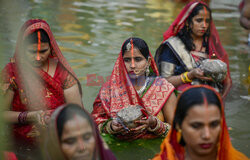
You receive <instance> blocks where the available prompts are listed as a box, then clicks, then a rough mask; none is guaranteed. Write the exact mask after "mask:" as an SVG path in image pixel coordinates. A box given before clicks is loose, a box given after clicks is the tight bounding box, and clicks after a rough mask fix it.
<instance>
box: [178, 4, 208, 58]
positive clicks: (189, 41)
mask: <svg viewBox="0 0 250 160" xmlns="http://www.w3.org/2000/svg"><path fill="white" fill-rule="evenodd" d="M204 7H206V9H207V10H208V11H209V15H210V19H212V15H211V9H210V8H208V6H206V5H204V4H202V3H199V4H198V5H197V6H195V8H194V9H193V11H192V12H191V14H190V15H189V16H188V18H187V20H186V24H185V25H184V27H183V28H182V29H181V30H180V31H179V32H178V33H177V36H178V37H179V38H180V39H181V41H182V42H183V43H184V44H185V47H186V49H187V50H188V51H192V50H194V49H195V45H194V43H193V38H192V36H191V33H192V30H191V28H190V26H191V25H192V23H193V22H192V19H193V18H194V16H196V15H197V14H199V11H200V10H203V9H204ZM210 22H211V20H210ZM209 26H210V24H209ZM209 35H210V27H208V30H207V31H206V33H205V34H204V35H203V43H202V46H203V47H206V53H208V52H209V51H208V49H209V46H208V37H209Z"/></svg>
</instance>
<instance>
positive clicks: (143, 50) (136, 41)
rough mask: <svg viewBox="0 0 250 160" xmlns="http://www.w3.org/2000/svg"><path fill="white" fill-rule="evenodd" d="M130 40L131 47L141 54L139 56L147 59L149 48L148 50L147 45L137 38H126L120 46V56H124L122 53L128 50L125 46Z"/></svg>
mask: <svg viewBox="0 0 250 160" xmlns="http://www.w3.org/2000/svg"><path fill="white" fill-rule="evenodd" d="M131 39H132V40H133V45H134V47H135V48H137V49H139V51H140V52H141V54H142V55H143V56H144V57H145V58H146V59H148V56H149V48H148V45H147V43H146V42H145V41H144V40H143V39H140V38H137V37H131V38H128V39H127V40H126V41H125V42H124V44H123V46H122V56H124V53H125V52H126V51H127V50H128V49H127V45H128V43H130V41H131Z"/></svg>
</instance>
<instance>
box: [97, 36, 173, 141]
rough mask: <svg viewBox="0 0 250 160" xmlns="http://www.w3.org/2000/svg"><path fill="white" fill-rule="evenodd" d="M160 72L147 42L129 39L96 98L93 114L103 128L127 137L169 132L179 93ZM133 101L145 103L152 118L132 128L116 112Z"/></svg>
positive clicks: (146, 109)
mask: <svg viewBox="0 0 250 160" xmlns="http://www.w3.org/2000/svg"><path fill="white" fill-rule="evenodd" d="M150 71H151V72H150ZM158 76H159V74H158V70H157V68H156V65H155V62H154V59H153V58H152V55H151V53H150V52H149V48H148V46H147V44H146V42H145V41H144V40H142V39H140V38H129V39H127V40H126V41H125V42H124V43H123V45H122V48H121V52H120V54H119V57H118V59H117V61H116V63H115V66H114V69H113V72H112V74H111V77H110V79H109V81H107V82H106V83H105V84H104V85H103V86H102V88H101V90H100V92H99V95H98V96H97V98H96V100H95V102H94V108H93V112H92V116H93V117H94V120H95V122H96V123H97V124H98V127H99V129H100V131H101V132H104V133H108V134H112V135H115V136H116V137H118V138H119V139H127V140H134V139H138V138H153V137H157V136H162V135H165V134H167V132H168V129H169V126H170V125H169V124H170V122H171V121H172V118H173V113H174V106H175V99H176V97H175V95H174V93H173V91H174V87H173V85H172V84H170V83H169V82H167V81H166V80H165V79H164V78H160V77H158ZM130 105H140V106H142V107H143V108H144V110H145V112H146V113H147V114H148V115H147V117H148V118H146V119H141V120H138V121H136V123H137V124H138V125H139V126H138V127H136V128H133V129H130V130H129V131H128V130H126V127H124V125H122V124H121V123H118V121H117V119H116V113H117V112H119V111H120V110H121V109H123V108H126V107H128V106H130ZM165 122H166V123H165Z"/></svg>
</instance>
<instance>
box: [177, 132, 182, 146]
mask: <svg viewBox="0 0 250 160" xmlns="http://www.w3.org/2000/svg"><path fill="white" fill-rule="evenodd" d="M181 132H182V131H181V129H178V130H177V132H176V139H177V142H178V143H180V142H181Z"/></svg>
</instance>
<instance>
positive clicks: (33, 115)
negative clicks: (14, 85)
mask: <svg viewBox="0 0 250 160" xmlns="http://www.w3.org/2000/svg"><path fill="white" fill-rule="evenodd" d="M13 97H14V91H12V90H11V89H8V90H7V91H6V93H5V95H4V99H5V109H4V110H5V111H3V118H4V120H5V122H7V123H19V121H18V117H19V115H20V113H21V112H17V111H10V110H9V109H10V108H11V103H12V100H13ZM41 112H42V111H30V112H27V117H26V123H33V122H35V123H36V122H38V121H39V115H40V113H41Z"/></svg>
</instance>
